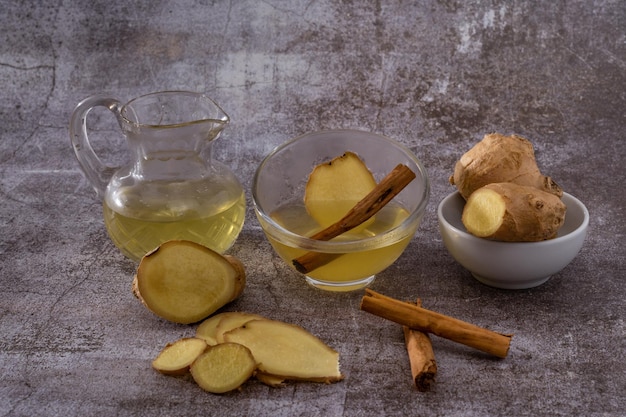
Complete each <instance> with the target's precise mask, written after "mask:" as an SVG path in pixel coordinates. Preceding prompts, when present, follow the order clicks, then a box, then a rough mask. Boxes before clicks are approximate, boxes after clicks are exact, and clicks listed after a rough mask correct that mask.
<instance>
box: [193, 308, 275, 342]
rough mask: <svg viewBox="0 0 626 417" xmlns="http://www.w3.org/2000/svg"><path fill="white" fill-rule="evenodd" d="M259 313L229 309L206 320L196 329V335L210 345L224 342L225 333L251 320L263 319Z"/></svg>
mask: <svg viewBox="0 0 626 417" xmlns="http://www.w3.org/2000/svg"><path fill="white" fill-rule="evenodd" d="M262 318H263V317H262V316H260V315H258V314H252V313H245V312H241V311H229V312H225V313H220V314H216V315H214V316H211V317H210V318H208V319H206V320H204V321H203V322H202V323H200V325H199V326H198V328H197V329H196V337H198V338H201V339H204V340H206V341H207V343H209V344H210V345H216V344H218V343H224V333H226V332H228V331H230V330H232V329H235V328H237V327H239V326H241V325H243V324H245V323H247V322H249V321H250V320H254V319H262Z"/></svg>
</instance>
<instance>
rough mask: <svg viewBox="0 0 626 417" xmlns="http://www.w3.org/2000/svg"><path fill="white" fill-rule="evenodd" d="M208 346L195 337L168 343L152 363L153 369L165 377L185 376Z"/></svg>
mask: <svg viewBox="0 0 626 417" xmlns="http://www.w3.org/2000/svg"><path fill="white" fill-rule="evenodd" d="M207 346H208V345H207V343H206V342H205V341H204V340H202V339H198V338H195V337H185V338H182V339H179V340H177V341H176V342H174V343H168V344H167V345H166V346H165V347H164V348H163V350H162V351H161V352H160V353H159V355H158V356H157V357H156V358H155V359H154V360H153V361H152V367H153V368H154V369H156V370H157V371H159V372H161V373H162V374H165V375H183V374H185V373H187V372H188V371H189V366H190V365H191V364H192V363H193V362H194V361H195V360H196V358H198V356H200V355H201V354H202V352H204V351H205V350H206V348H207Z"/></svg>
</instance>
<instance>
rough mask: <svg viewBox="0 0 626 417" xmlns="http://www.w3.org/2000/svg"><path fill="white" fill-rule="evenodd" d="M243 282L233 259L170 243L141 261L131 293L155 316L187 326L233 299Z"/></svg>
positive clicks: (186, 243) (239, 266) (238, 264)
mask: <svg viewBox="0 0 626 417" xmlns="http://www.w3.org/2000/svg"><path fill="white" fill-rule="evenodd" d="M245 282H246V280H245V271H244V268H243V265H242V264H241V262H240V261H239V260H237V259H236V258H234V257H232V256H226V255H221V254H219V253H217V252H215V251H213V250H211V249H209V248H207V247H205V246H202V245H199V244H197V243H194V242H189V241H182V240H173V241H169V242H165V243H163V244H162V245H161V246H159V247H158V248H157V249H155V250H154V251H152V252H150V253H148V254H147V255H145V256H144V257H143V258H142V260H141V262H140V264H139V267H138V269H137V275H136V276H135V282H134V283H133V292H134V293H135V295H136V296H137V297H138V298H139V299H140V300H141V301H142V302H143V303H144V305H145V306H146V307H147V308H148V309H149V310H151V311H152V312H153V313H155V314H156V315H157V316H159V317H162V318H164V319H166V320H169V321H172V322H176V323H183V324H189V323H195V322H198V321H200V320H202V319H204V318H206V317H208V316H209V315H211V314H213V313H214V312H215V311H217V310H218V309H219V308H221V307H223V306H224V305H226V304H227V303H229V302H231V301H233V300H235V299H236V298H237V297H239V295H240V294H241V293H242V291H243V289H244V287H245Z"/></svg>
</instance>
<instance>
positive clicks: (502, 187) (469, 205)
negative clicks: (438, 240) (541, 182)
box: [461, 183, 566, 242]
mask: <svg viewBox="0 0 626 417" xmlns="http://www.w3.org/2000/svg"><path fill="white" fill-rule="evenodd" d="M565 211H566V206H565V204H564V203H563V202H562V201H561V199H560V198H559V197H557V196H556V195H554V194H551V193H548V192H545V191H542V190H539V189H537V188H535V187H531V186H523V185H517V184H513V183H494V184H488V185H486V186H484V187H482V188H479V189H478V190H476V191H474V192H473V193H472V195H471V196H470V197H469V198H468V199H467V202H466V204H465V207H464V208H463V214H462V217H461V220H462V222H463V225H464V226H465V228H466V229H467V231H468V232H469V233H471V234H473V235H475V236H477V237H482V238H487V239H492V240H501V241H506V242H536V241H541V240H546V239H552V238H554V237H556V235H557V232H558V230H559V229H560V228H561V226H562V225H563V223H564V221H565Z"/></svg>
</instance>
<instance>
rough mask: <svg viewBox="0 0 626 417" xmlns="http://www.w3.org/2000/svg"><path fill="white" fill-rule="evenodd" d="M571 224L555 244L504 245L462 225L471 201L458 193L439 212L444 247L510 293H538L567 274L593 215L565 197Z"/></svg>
mask: <svg viewBox="0 0 626 417" xmlns="http://www.w3.org/2000/svg"><path fill="white" fill-rule="evenodd" d="M563 202H564V203H565V205H566V206H567V211H566V214H565V223H564V224H563V226H562V227H561V229H560V230H559V233H558V236H557V237H556V238H554V239H550V240H544V241H541V242H499V241H493V240H487V239H482V238H478V237H476V236H473V235H471V234H469V233H468V232H467V231H466V229H465V227H464V226H463V223H462V222H461V214H462V213H463V207H464V206H465V200H464V199H463V197H461V195H460V194H459V193H458V192H455V193H452V194H450V195H449V196H447V197H446V198H444V199H443V200H442V201H441V203H440V204H439V207H438V209H437V217H438V219H439V231H440V232H441V236H442V238H443V243H444V245H445V246H446V248H447V249H448V251H449V252H450V254H451V255H452V257H454V259H456V261H457V262H458V263H460V264H461V265H463V266H464V267H465V268H466V269H468V270H469V271H470V272H471V273H472V275H473V276H474V278H476V279H477V280H478V281H480V282H482V283H484V284H487V285H489V286H492V287H497V288H505V289H523V288H532V287H536V286H538V285H541V284H543V283H544V282H546V281H547V280H548V279H549V278H550V276H552V275H553V274H556V273H557V272H559V271H561V270H562V269H563V268H565V266H567V265H568V264H569V263H570V262H571V261H572V260H573V259H574V258H575V257H576V255H577V254H578V252H579V251H580V249H581V248H582V245H583V241H584V240H585V235H586V234H587V227H588V225H589V212H588V211H587V208H586V207H585V206H584V204H583V203H581V202H580V201H579V200H578V199H576V198H575V197H573V196H572V195H570V194H567V193H564V194H563Z"/></svg>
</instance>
